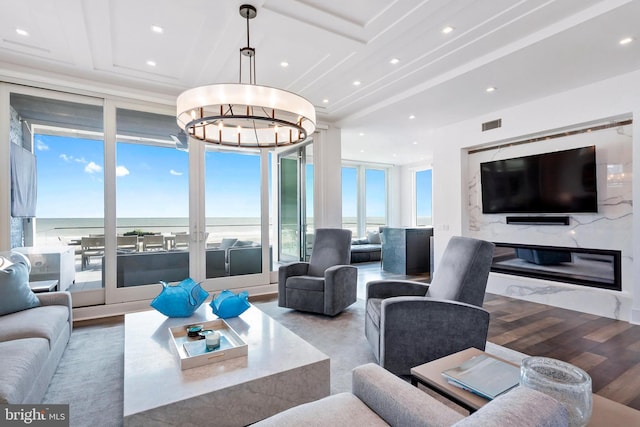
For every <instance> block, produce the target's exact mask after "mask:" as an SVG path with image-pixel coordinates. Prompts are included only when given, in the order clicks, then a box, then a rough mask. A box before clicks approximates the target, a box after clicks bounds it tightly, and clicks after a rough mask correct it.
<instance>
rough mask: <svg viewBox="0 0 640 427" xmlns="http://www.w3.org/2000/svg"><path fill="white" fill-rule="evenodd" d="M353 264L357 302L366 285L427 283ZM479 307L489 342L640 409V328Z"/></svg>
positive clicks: (512, 302) (509, 304)
mask: <svg viewBox="0 0 640 427" xmlns="http://www.w3.org/2000/svg"><path fill="white" fill-rule="evenodd" d="M354 265H355V266H357V267H358V298H364V295H365V289H366V282H368V281H371V280H377V279H381V278H389V277H394V278H407V279H419V280H421V281H425V280H428V279H429V276H428V275H423V276H412V277H407V276H400V275H390V274H388V273H386V272H383V271H381V269H380V264H379V263H366V264H354ZM484 308H485V309H486V310H487V311H489V312H490V313H491V320H490V323H489V337H488V340H489V341H491V342H493V343H496V344H500V345H502V346H505V347H507V348H510V349H512V350H516V351H519V352H522V353H526V354H530V355H536V356H545V357H552V358H554V359H560V360H564V361H567V362H569V363H572V364H574V365H576V366H579V367H581V368H582V369H584V370H585V371H587V372H588V373H589V375H590V376H591V379H592V381H593V391H594V392H595V393H597V394H599V395H600V396H603V397H606V398H608V399H611V400H614V401H616V402H619V403H622V404H624V405H627V406H630V407H632V408H634V409H637V410H640V381H639V379H640V326H638V325H632V324H630V323H628V322H623V321H618V320H613V319H609V318H606V317H600V316H594V315H592V314H585V313H580V312H577V311H572V310H565V309H562V308H557V307H552V306H548V305H544V304H537V303H533V302H528V301H522V300H518V299H514V298H509V297H504V296H500V295H494V294H487V295H486V298H485V303H484Z"/></svg>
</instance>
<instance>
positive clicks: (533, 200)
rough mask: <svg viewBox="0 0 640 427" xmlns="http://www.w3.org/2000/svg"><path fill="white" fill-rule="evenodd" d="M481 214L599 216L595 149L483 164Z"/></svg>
mask: <svg viewBox="0 0 640 427" xmlns="http://www.w3.org/2000/svg"><path fill="white" fill-rule="evenodd" d="M480 185H481V188H482V212H483V213H487V214H496V213H581V212H597V211H598V196H597V188H596V148H595V146H589V147H583V148H576V149H572V150H564V151H556V152H553V153H544V154H537V155H534V156H526V157H517V158H512V159H506V160H496V161H492V162H486V163H481V164H480Z"/></svg>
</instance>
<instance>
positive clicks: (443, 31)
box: [442, 25, 454, 34]
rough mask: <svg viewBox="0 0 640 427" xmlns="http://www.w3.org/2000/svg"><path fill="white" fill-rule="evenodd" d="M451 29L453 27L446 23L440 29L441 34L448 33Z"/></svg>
mask: <svg viewBox="0 0 640 427" xmlns="http://www.w3.org/2000/svg"><path fill="white" fill-rule="evenodd" d="M453 30H454V28H453V27H451V26H449V25H447V26H446V27H444V28H443V29H442V34H449V33H450V32H451V31H453Z"/></svg>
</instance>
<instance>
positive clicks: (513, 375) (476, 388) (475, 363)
mask: <svg viewBox="0 0 640 427" xmlns="http://www.w3.org/2000/svg"><path fill="white" fill-rule="evenodd" d="M442 375H443V376H444V377H445V378H446V379H447V381H448V382H449V383H450V384H452V385H454V386H456V387H460V388H463V389H465V390H468V391H470V392H472V393H475V394H477V395H479V396H482V397H484V398H485V399H489V400H492V399H495V398H496V397H498V396H500V395H501V394H504V393H506V392H507V391H509V390H511V389H512V388H514V387H516V386H517V385H518V384H519V383H520V368H518V367H517V366H513V365H510V364H508V363H506V362H503V361H501V360H498V359H494V358H493V357H491V356H487V355H484V354H482V355H479V356H474V357H472V358H471V359H469V360H467V361H466V362H464V363H463V364H462V365H460V366H456V367H455V368H451V369H447V370H445V371H443V372H442Z"/></svg>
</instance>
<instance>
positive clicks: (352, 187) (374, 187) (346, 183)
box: [342, 165, 387, 237]
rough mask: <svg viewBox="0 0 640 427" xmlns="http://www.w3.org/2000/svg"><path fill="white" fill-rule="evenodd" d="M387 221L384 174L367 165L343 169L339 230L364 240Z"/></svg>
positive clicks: (385, 175) (384, 172)
mask: <svg viewBox="0 0 640 427" xmlns="http://www.w3.org/2000/svg"><path fill="white" fill-rule="evenodd" d="M386 222H387V173H386V170H385V169H380V168H373V167H368V166H366V165H355V166H344V167H342V228H346V229H349V230H351V232H352V234H353V237H364V236H366V233H367V232H368V231H377V230H378V228H379V227H380V226H382V225H385V224H386Z"/></svg>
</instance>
